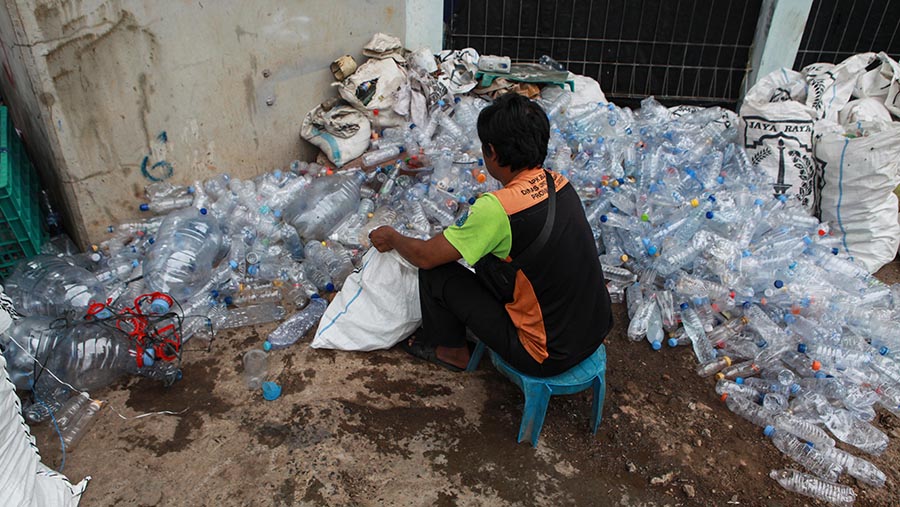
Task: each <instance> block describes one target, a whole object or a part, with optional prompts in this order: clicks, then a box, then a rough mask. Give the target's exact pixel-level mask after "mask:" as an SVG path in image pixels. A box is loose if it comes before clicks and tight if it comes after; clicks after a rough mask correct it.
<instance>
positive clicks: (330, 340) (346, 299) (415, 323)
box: [312, 248, 422, 351]
mask: <svg viewBox="0 0 900 507" xmlns="http://www.w3.org/2000/svg"><path fill="white" fill-rule="evenodd" d="M418 273H419V270H418V269H417V268H416V267H415V266H413V265H412V264H410V263H409V262H407V261H406V260H405V259H403V257H401V256H400V254H398V253H397V252H396V251H390V252H387V253H380V252H379V251H378V250H376V249H375V248H370V249H369V251H368V252H366V254H365V255H364V256H363V259H362V266H361V267H360V268H359V269H358V270H357V271H354V272H353V273H352V274H351V275H350V276H348V277H347V279H346V280H345V281H344V287H343V288H342V289H341V291H340V292H338V293H337V295H336V296H335V297H334V299H333V300H332V301H331V304H329V305H328V308H326V309H325V314H324V315H323V316H322V320H321V321H319V328H318V329H317V330H316V336H315V338H313V342H312V347H313V348H316V349H336V350H363V351H365V350H378V349H389V348H391V347H393V346H394V345H396V344H397V343H398V342H399V341H400V340H403V339H404V338H406V337H407V336H409V335H410V334H411V333H412V332H413V331H415V330H416V328H417V327H419V324H420V323H421V322H422V310H421V307H420V306H419V274H418Z"/></svg>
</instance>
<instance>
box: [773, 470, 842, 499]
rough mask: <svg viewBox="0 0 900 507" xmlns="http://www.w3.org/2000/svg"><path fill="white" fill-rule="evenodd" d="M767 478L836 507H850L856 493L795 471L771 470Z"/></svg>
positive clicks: (787, 488) (795, 491)
mask: <svg viewBox="0 0 900 507" xmlns="http://www.w3.org/2000/svg"><path fill="white" fill-rule="evenodd" d="M769 477H771V478H772V479H774V480H776V481H778V484H781V487H782V488H784V489H786V490H788V491H793V492H794V493H799V494H801V495H805V496H808V497H811V498H815V499H817V500H822V501H825V502H828V503H830V504H832V505H836V506H838V507H852V505H853V502H855V501H856V492H855V491H853V488H851V487H849V486H843V485H841V484H834V483H831V482H828V481H823V480H822V479H819V478H817V477H815V476H812V475H809V474H804V473H802V472H798V471H796V470H790V469H787V470H772V471H771V472H769Z"/></svg>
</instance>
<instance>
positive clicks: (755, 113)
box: [740, 70, 821, 210]
mask: <svg viewBox="0 0 900 507" xmlns="http://www.w3.org/2000/svg"><path fill="white" fill-rule="evenodd" d="M799 79H800V75H799V74H797V73H796V72H791V71H787V70H778V71H775V72H772V73H771V74H769V75H767V76H765V77H764V78H763V79H761V80H760V81H759V82H758V83H757V84H756V85H754V86H753V88H751V89H750V91H749V92H747V96H746V97H745V98H744V103H743V104H742V106H741V110H740V116H741V118H742V119H743V132H742V134H743V143H744V149H746V150H747V155H748V156H749V157H750V160H751V161H752V162H753V163H754V164H756V165H757V166H759V167H760V168H761V169H763V170H764V171H765V172H766V173H767V174H768V176H769V177H770V178H771V179H772V180H773V181H775V187H774V188H773V191H774V193H776V194H786V195H794V196H796V197H797V199H798V200H800V202H802V203H803V204H804V205H805V206H806V207H807V208H809V209H811V210H812V209H816V207H817V199H818V192H817V191H816V190H817V187H818V186H820V184H821V183H820V178H819V170H818V167H817V164H816V161H815V159H814V157H813V124H814V122H815V118H816V111H815V110H814V109H812V108H811V107H809V106H807V105H806V104H804V103H802V102H797V99H798V98H799V96H802V94H803V93H804V91H805V88H804V85H802V84H800V83H801V81H799Z"/></svg>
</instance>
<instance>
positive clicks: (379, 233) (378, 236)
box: [369, 225, 461, 269]
mask: <svg viewBox="0 0 900 507" xmlns="http://www.w3.org/2000/svg"><path fill="white" fill-rule="evenodd" d="M369 240H370V241H371V242H372V246H374V247H375V249H376V250H378V251H379V252H390V251H391V250H397V253H399V254H400V256H401V257H403V258H404V259H406V260H408V261H409V262H411V263H412V265H413V266H415V267H417V268H423V269H431V268H434V267H437V266H440V265H441V264H446V263H448V262H455V261H457V260H459V258H460V257H461V256H460V255H459V252H458V251H457V250H456V248H455V247H454V246H453V245H451V244H450V242H449V241H447V239H446V238H445V237H444V235H443V234H438V235H437V236H435V237H433V238H431V239H429V240H427V241H426V240H421V239H416V238H410V237H407V236H404V235H402V234H400V233H399V232H398V231H396V230H395V229H394V228H393V227H390V226H387V225H383V226H381V227H379V228H377V229H374V230H373V231H372V232H370V233H369Z"/></svg>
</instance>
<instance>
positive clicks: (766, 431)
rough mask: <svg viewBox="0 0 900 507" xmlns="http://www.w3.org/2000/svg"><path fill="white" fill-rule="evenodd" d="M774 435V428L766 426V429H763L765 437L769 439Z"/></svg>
mask: <svg viewBox="0 0 900 507" xmlns="http://www.w3.org/2000/svg"><path fill="white" fill-rule="evenodd" d="M774 433H775V427H774V426H766V427H765V429H763V435H765V436H767V437H771V436H772V434H774Z"/></svg>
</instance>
